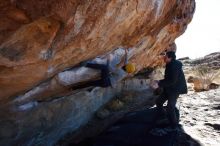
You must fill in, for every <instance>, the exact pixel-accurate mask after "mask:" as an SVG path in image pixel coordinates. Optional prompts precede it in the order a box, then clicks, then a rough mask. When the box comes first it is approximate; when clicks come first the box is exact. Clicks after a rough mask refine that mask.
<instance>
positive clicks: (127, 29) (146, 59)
mask: <svg viewBox="0 0 220 146" xmlns="http://www.w3.org/2000/svg"><path fill="white" fill-rule="evenodd" d="M194 10H195V1H194V0H120V1H119V0H105V1H103V0H93V1H90V0H65V1H59V0H44V1H36V0H11V1H9V0H0V104H2V103H5V102H9V101H11V100H13V99H14V97H15V96H17V95H19V94H23V93H25V92H27V91H28V90H30V89H32V88H34V87H35V86H37V85H39V84H40V83H42V82H45V81H47V80H50V79H51V78H53V77H54V76H56V75H57V73H59V72H61V71H63V70H65V69H66V68H69V67H72V66H74V65H76V64H78V63H79V62H81V61H84V60H87V59H92V58H94V57H96V56H99V55H103V54H105V53H107V52H109V51H111V50H114V49H116V48H118V47H126V48H127V47H130V48H133V49H136V50H137V51H136V52H135V55H134V56H133V57H132V58H131V61H132V62H134V63H136V64H137V65H138V69H141V68H143V67H148V66H155V65H158V64H159V63H160V60H159V59H158V56H159V54H160V53H161V52H163V51H164V50H165V49H167V47H168V46H169V45H170V44H172V43H173V42H174V40H175V39H176V38H177V37H178V36H179V35H181V34H182V33H183V32H184V31H185V30H186V27H187V24H188V23H189V22H190V21H191V19H192V16H193V13H194ZM52 80H54V79H52ZM51 82H52V81H51ZM54 84H55V85H54V86H55V88H52V87H51V88H50V91H49V92H54V91H59V89H62V88H63V87H60V86H59V85H57V84H56V83H54ZM62 91H63V90H62ZM45 94H46V93H45Z"/></svg>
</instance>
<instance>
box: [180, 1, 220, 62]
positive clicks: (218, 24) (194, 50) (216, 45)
mask: <svg viewBox="0 0 220 146" xmlns="http://www.w3.org/2000/svg"><path fill="white" fill-rule="evenodd" d="M176 44H177V53H176V54H177V58H180V57H186V56H188V57H190V58H192V59H193V58H198V57H203V56H205V55H208V54H210V53H213V52H220V0H196V11H195V14H194V16H193V20H192V22H191V23H190V24H189V25H188V28H187V30H186V32H185V33H184V34H183V35H182V36H180V37H179V38H177V39H176Z"/></svg>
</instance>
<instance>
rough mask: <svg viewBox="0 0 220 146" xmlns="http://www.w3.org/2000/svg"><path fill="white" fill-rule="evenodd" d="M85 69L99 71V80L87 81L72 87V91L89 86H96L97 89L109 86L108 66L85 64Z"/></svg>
mask: <svg viewBox="0 0 220 146" xmlns="http://www.w3.org/2000/svg"><path fill="white" fill-rule="evenodd" d="M86 67H89V68H93V69H98V70H101V79H100V80H95V81H89V82H86V83H84V84H81V85H77V86H74V87H72V89H73V90H75V89H82V88H86V87H90V86H98V87H108V86H111V81H110V72H109V68H108V65H104V64H93V63H87V65H86Z"/></svg>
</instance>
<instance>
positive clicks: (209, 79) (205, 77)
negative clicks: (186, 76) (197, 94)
mask: <svg viewBox="0 0 220 146" xmlns="http://www.w3.org/2000/svg"><path fill="white" fill-rule="evenodd" d="M193 71H194V75H195V76H196V77H197V78H198V79H199V80H200V83H201V87H200V88H203V89H204V90H207V89H209V85H210V84H211V83H213V81H214V80H215V79H217V78H219V77H220V70H214V69H212V68H210V67H208V66H202V65H199V66H197V67H195V68H194V70H193ZM194 84H195V83H194Z"/></svg>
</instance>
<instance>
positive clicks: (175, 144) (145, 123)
mask: <svg viewBox="0 0 220 146" xmlns="http://www.w3.org/2000/svg"><path fill="white" fill-rule="evenodd" d="M177 111H178V110H177ZM156 113H157V112H156V108H151V109H145V110H141V111H136V112H132V113H128V114H126V115H125V116H124V117H123V118H121V119H120V120H118V122H116V123H115V124H113V125H112V126H111V127H109V128H108V129H106V130H105V131H104V132H103V133H101V134H100V135H99V136H96V137H92V138H88V139H86V140H84V141H82V142H81V143H78V144H73V143H72V144H69V145H72V146H148V145H149V146H201V144H200V143H199V142H198V141H196V140H195V139H193V138H192V137H191V136H190V135H188V134H187V133H186V132H187V131H186V132H185V131H184V130H183V128H182V126H181V125H179V127H178V130H175V131H169V130H167V129H168V128H167V127H168V125H169V123H168V120H166V119H165V120H163V119H164V117H163V119H162V117H158V116H157V114H156ZM177 113H178V114H177V115H178V117H179V112H177ZM157 121H164V122H157ZM154 129H157V130H159V131H163V130H167V131H165V133H163V134H161V135H157V134H156V135H155V134H152V130H154Z"/></svg>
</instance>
